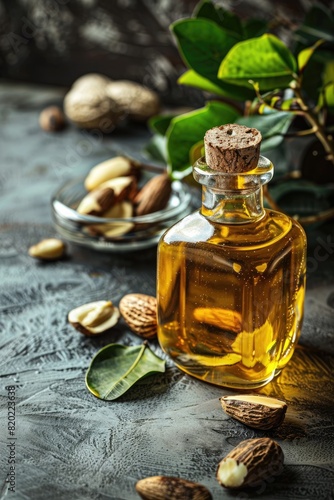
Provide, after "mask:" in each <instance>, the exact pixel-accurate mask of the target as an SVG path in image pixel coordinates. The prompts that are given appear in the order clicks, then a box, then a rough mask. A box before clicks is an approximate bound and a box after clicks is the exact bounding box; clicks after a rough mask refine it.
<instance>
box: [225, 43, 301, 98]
mask: <svg viewBox="0 0 334 500" xmlns="http://www.w3.org/2000/svg"><path fill="white" fill-rule="evenodd" d="M296 70H297V61H296V59H295V58H294V56H293V54H292V53H291V52H290V50H289V49H288V48H287V46H286V45H285V44H284V43H283V42H281V40H280V39H279V38H277V37H276V36H274V35H269V34H265V35H262V36H261V37H258V38H251V39H250V40H246V41H244V42H239V43H237V44H236V45H234V47H232V49H231V50H230V51H229V53H228V54H227V56H226V57H225V59H224V60H223V61H222V63H221V65H220V68H219V72H218V77H219V78H221V79H222V80H226V81H228V82H229V83H234V84H235V85H241V86H246V87H249V86H251V84H250V83H249V80H253V81H254V82H258V84H259V87H260V90H262V91H263V90H274V89H276V88H279V87H282V86H287V85H288V84H289V82H290V81H291V80H292V78H293V74H294V73H295V72H296Z"/></svg>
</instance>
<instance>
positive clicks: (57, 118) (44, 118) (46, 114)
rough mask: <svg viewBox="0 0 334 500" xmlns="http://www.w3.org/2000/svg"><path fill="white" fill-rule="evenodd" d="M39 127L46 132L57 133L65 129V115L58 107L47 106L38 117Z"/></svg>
mask: <svg viewBox="0 0 334 500" xmlns="http://www.w3.org/2000/svg"><path fill="white" fill-rule="evenodd" d="M39 125H40V127H41V129H42V130H45V131H46V132H57V131H58V130H62V129H63V128H64V127H65V115H64V113H63V111H62V109H60V108H59V107H58V106H48V107H47V108H45V109H43V111H42V112H41V114H40V115H39Z"/></svg>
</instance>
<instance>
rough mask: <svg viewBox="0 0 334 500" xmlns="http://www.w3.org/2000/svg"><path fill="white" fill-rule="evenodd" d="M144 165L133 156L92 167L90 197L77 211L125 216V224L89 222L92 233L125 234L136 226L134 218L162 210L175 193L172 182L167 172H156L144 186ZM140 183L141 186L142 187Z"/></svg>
mask: <svg viewBox="0 0 334 500" xmlns="http://www.w3.org/2000/svg"><path fill="white" fill-rule="evenodd" d="M141 174H142V165H141V164H140V163H139V162H137V161H136V160H133V159H131V158H127V157H125V156H116V157H115V158H111V159H109V160H106V161H104V162H102V163H99V164H98V165H96V166H95V167H94V168H92V169H91V171H90V172H89V174H88V176H87V177H86V179H85V181H84V185H85V189H86V190H87V194H86V196H84V198H83V199H81V201H80V202H79V204H78V206H77V207H76V211H77V212H78V213H79V214H80V215H92V216H96V217H101V218H104V219H124V222H122V223H118V224H115V223H110V224H108V223H106V221H105V220H104V221H101V224H91V225H89V228H88V229H89V233H90V234H91V235H93V236H103V237H104V238H106V239H109V238H111V239H112V238H115V237H117V236H121V235H123V234H125V233H127V232H128V231H130V230H132V229H133V226H134V223H133V220H131V221H127V219H131V218H132V217H138V216H143V215H147V214H151V213H154V212H157V211H159V210H162V209H164V208H165V207H166V205H167V203H168V200H169V198H170V196H171V191H172V183H171V179H170V177H169V176H168V174H167V173H166V172H163V173H161V174H159V175H154V176H153V177H152V178H151V179H149V180H148V181H147V182H145V183H144V185H142V186H140V184H139V179H140V177H141ZM139 186H140V187H139Z"/></svg>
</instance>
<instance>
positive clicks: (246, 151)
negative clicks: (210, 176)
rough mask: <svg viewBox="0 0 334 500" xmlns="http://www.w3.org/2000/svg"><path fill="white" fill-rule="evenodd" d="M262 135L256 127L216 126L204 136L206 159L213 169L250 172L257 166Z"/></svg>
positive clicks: (227, 171)
mask: <svg viewBox="0 0 334 500" xmlns="http://www.w3.org/2000/svg"><path fill="white" fill-rule="evenodd" d="M261 140H262V136H261V134H260V132H259V131H258V130H257V129H256V128H249V127H245V126H244V125H238V124H229V125H221V126H220V127H214V128H211V129H210V130H208V131H207V132H206V134H205V136H204V146H205V161H206V163H207V165H208V166H209V167H210V168H212V169H213V170H219V171H221V172H226V173H229V172H230V173H231V172H232V173H238V172H248V171H249V170H253V169H254V168H256V166H257V164H258V161H259V156H260V146H261Z"/></svg>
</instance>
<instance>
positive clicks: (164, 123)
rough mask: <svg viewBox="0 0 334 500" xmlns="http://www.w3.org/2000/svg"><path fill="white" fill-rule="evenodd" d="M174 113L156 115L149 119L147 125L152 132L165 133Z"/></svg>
mask: <svg viewBox="0 0 334 500" xmlns="http://www.w3.org/2000/svg"><path fill="white" fill-rule="evenodd" d="M175 116H176V115H157V116H153V117H152V118H150V119H149V122H148V125H149V127H150V129H151V130H153V132H156V133H157V134H159V135H165V134H166V131H167V129H168V127H169V125H170V122H171V121H172V119H173V118H175Z"/></svg>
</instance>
